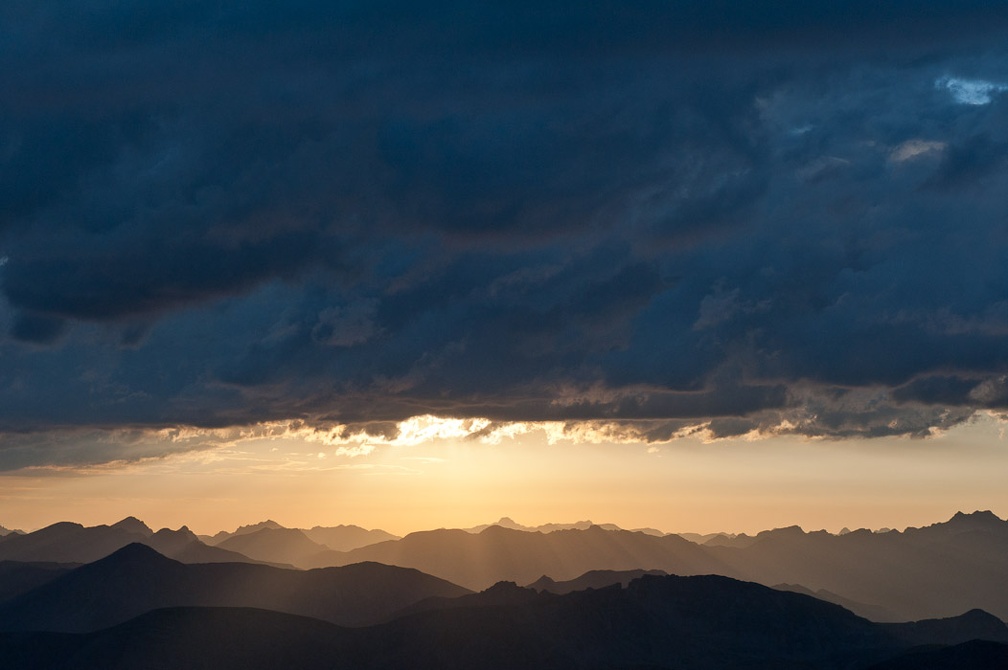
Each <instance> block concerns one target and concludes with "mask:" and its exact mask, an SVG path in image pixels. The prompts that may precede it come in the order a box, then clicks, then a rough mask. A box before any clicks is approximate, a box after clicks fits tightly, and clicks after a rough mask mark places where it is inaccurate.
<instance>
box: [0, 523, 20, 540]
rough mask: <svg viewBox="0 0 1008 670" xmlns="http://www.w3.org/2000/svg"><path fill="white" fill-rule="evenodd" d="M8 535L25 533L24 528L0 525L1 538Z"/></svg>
mask: <svg viewBox="0 0 1008 670" xmlns="http://www.w3.org/2000/svg"><path fill="white" fill-rule="evenodd" d="M7 535H24V531H23V530H17V529H16V528H15V529H10V528H4V527H3V526H0V538H3V537H6V536H7Z"/></svg>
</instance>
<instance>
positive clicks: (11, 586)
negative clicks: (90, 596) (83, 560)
mask: <svg viewBox="0 0 1008 670" xmlns="http://www.w3.org/2000/svg"><path fill="white" fill-rule="evenodd" d="M76 567H78V566H77V565H74V564H65V563H20V562H18V561H0V603H3V602H4V601H7V600H10V599H11V598H14V597H16V596H19V595H21V594H22V593H27V592H28V591H31V590H32V589H34V588H37V587H39V586H42V585H43V584H46V583H48V582H51V581H52V580H54V579H56V578H57V577H59V576H61V575H64V574H66V573H68V572H70V571H71V570H73V569H74V568H76Z"/></svg>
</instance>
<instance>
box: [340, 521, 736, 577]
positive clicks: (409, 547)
mask: <svg viewBox="0 0 1008 670" xmlns="http://www.w3.org/2000/svg"><path fill="white" fill-rule="evenodd" d="M324 558H325V559H326V560H327V561H329V562H332V563H336V564H345V563H352V562H356V561H361V560H368V561H377V562H379V563H385V564H388V565H401V566H404V567H411V568H416V569H417V570H422V571H423V572H426V573H428V574H432V575H437V576H438V577H441V578H443V579H447V580H448V581H451V582H454V583H456V584H461V585H463V586H466V587H467V588H472V589H477V590H478V589H484V588H486V587H488V586H490V585H491V584H494V583H496V582H498V581H513V582H516V583H518V584H528V583H530V582H532V581H534V580H536V579H538V578H539V577H541V576H542V575H548V576H549V577H551V578H552V579H556V580H558V581H563V580H568V579H574V578H575V577H578V576H580V575H583V574H584V573H585V572H588V571H589V570H634V569H646V570H650V569H657V570H664V571H666V572H674V573H677V574H698V573H711V572H715V573H728V574H732V575H734V574H735V570H734V569H732V568H729V567H727V566H723V565H721V564H720V563H719V561H718V560H717V559H712V558H711V557H709V556H708V555H707V554H706V552H705V551H704V549H703V548H702V547H699V546H697V545H695V544H693V543H692V542H688V541H686V540H684V539H682V538H681V537H679V536H677V535H669V536H665V537H654V536H652V535H647V534H645V533H639V532H631V531H625V530H620V531H609V530H604V529H602V528H599V527H598V526H592V527H590V528H588V529H586V530H558V531H554V532H551V533H538V532H536V533H531V532H525V531H519V530H510V529H507V528H502V527H500V526H491V527H489V528H487V529H486V530H484V531H483V532H481V533H478V534H472V533H467V532H466V531H463V530H433V531H425V532H421V533H411V534H410V535H407V536H406V537H404V538H403V539H401V540H398V541H395V542H381V543H379V544H375V545H371V546H369V547H363V548H361V549H356V550H354V551H351V552H345V553H335V552H334V553H333V554H327V555H325V556H324Z"/></svg>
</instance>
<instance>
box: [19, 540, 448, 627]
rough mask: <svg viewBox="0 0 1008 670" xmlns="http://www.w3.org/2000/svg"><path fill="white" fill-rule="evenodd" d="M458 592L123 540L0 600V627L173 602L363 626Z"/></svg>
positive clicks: (405, 575) (67, 623)
mask: <svg viewBox="0 0 1008 670" xmlns="http://www.w3.org/2000/svg"><path fill="white" fill-rule="evenodd" d="M466 593H468V591H466V589H463V588H461V587H459V586H456V585H454V584H450V583H448V582H445V581H444V580H441V579H438V578H436V577H432V576H430V575H425V574H423V573H421V572H418V571H416V570H411V569H405V568H398V567H392V566H387V565H379V564H375V563H361V564H356V565H349V566H346V567H341V568H326V569H319V570H308V571H301V570H287V569H282V568H275V567H271V566H267V565H253V564H249V563H205V564H195V565H190V564H184V563H180V562H178V561H175V560H172V559H169V558H167V557H165V556H162V555H161V554H159V553H157V552H156V551H154V550H153V549H151V548H150V547H148V546H146V545H142V544H131V545H128V546H126V547H124V548H122V549H120V550H119V551H117V552H115V553H113V554H112V555H110V556H107V557H106V558H103V559H101V560H99V561H95V562H94V563H90V564H87V565H84V566H81V567H79V568H76V569H74V570H71V571H69V572H66V573H65V574H63V575H61V576H59V577H57V578H55V579H52V580H50V581H48V582H46V583H44V584H42V585H41V586H39V587H37V588H35V589H32V590H30V591H27V592H24V593H21V594H20V595H17V596H16V597H14V598H12V599H10V600H8V601H7V602H3V603H0V630H20V631H28V630H44V631H60V632H87V631H94V630H98V629H100V628H105V627H108V626H112V625H115V624H118V623H122V622H124V621H127V620H129V619H131V618H133V617H136V616H138V615H140V614H143V613H144V612H149V611H151V610H154V609H159V608H165V607H178V606H207V607H256V608H262V609H270V610H275V611H278V612H286V613H290V614H299V615H305V616H311V617H315V618H318V619H322V620H325V621H329V622H333V623H339V624H344V625H364V624H368V623H374V622H377V621H382V620H385V619H387V618H388V617H389V616H390V615H391V614H392V613H394V612H397V611H399V610H402V609H403V608H405V607H407V606H409V605H411V604H413V603H415V602H418V601H420V600H423V599H426V598H430V597H433V596H441V597H455V596H460V595H463V594H466Z"/></svg>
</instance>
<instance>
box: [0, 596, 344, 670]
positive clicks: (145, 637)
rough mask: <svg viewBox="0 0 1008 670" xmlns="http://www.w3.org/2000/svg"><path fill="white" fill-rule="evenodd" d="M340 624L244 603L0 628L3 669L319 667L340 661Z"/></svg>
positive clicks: (267, 669) (269, 669) (275, 669)
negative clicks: (81, 624)
mask: <svg viewBox="0 0 1008 670" xmlns="http://www.w3.org/2000/svg"><path fill="white" fill-rule="evenodd" d="M345 634H346V630H345V629H341V628H340V627H338V626H335V625H333V624H330V623H326V622H324V621H319V620H318V619H311V618H308V617H301V616H296V615H292V614H283V613H280V612H271V611H267V610H256V609H245V608H172V609H163V610H157V611H154V612H149V613H147V614H143V615H141V616H140V617H137V618H135V619H132V620H130V621H128V622H125V623H123V624H120V625H118V626H115V627H112V628H108V629H104V630H101V631H98V632H95V633H91V634H88V635H73V634H68V633H22V634H18V633H0V658H3V659H4V660H3V663H2V666H3V667H4V668H5V670H22V669H25V670H27V669H28V668H32V669H34V670H48V669H52V670H57V669H58V670H137V669H138V668H143V669H144V670H179V669H181V668H185V669H186V670H286V669H290V670H294V669H297V670H316V669H317V670H323V669H328V668H344V667H348V666H346V665H345V664H342V663H341V662H340V660H339V659H340V655H341V654H340V651H341V649H342V647H344V646H345V645H346V641H345V640H344V639H343V636H344V635H345Z"/></svg>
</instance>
